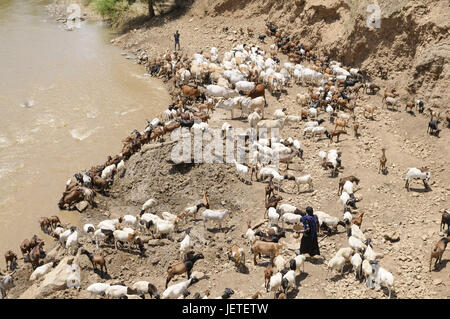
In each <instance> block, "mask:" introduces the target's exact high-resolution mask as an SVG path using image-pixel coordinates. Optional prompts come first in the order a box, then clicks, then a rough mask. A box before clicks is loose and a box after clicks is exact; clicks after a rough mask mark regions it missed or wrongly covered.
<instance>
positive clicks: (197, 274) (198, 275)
mask: <svg viewBox="0 0 450 319" xmlns="http://www.w3.org/2000/svg"><path fill="white" fill-rule="evenodd" d="M191 276H192V277H195V278H197V279H203V278H204V277H205V273H203V272H201V271H194V272H193V273H192V274H191Z"/></svg>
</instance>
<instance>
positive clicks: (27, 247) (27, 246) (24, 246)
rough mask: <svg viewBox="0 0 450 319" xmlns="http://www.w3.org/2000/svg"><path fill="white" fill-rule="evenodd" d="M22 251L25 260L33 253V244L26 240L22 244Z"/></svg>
mask: <svg viewBox="0 0 450 319" xmlns="http://www.w3.org/2000/svg"><path fill="white" fill-rule="evenodd" d="M20 251H21V252H22V255H23V257H24V258H25V254H28V253H29V252H30V251H31V244H30V241H29V240H28V239H24V240H23V241H22V243H21V244H20Z"/></svg>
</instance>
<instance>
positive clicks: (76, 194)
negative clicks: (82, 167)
mask: <svg viewBox="0 0 450 319" xmlns="http://www.w3.org/2000/svg"><path fill="white" fill-rule="evenodd" d="M83 198H84V193H83V191H82V190H81V188H79V187H77V188H76V189H74V190H73V191H71V192H70V193H69V194H67V195H64V196H63V197H62V198H61V200H60V201H59V203H58V207H59V208H60V209H63V208H64V205H66V204H67V205H69V206H70V205H72V204H75V203H77V202H79V201H81V200H82V199H83Z"/></svg>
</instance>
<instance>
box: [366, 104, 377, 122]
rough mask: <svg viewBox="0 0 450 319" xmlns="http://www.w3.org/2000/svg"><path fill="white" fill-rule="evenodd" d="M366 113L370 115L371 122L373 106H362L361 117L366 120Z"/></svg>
mask: <svg viewBox="0 0 450 319" xmlns="http://www.w3.org/2000/svg"><path fill="white" fill-rule="evenodd" d="M366 112H367V113H369V114H370V117H371V118H372V120H373V113H374V112H375V106H373V105H364V113H363V115H364V117H365V118H367V116H366Z"/></svg>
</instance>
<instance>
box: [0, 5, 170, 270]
mask: <svg viewBox="0 0 450 319" xmlns="http://www.w3.org/2000/svg"><path fill="white" fill-rule="evenodd" d="M50 2H51V1H43V0H1V1H0V43H1V45H0V111H1V116H0V253H1V254H3V253H4V252H5V251H6V250H7V249H12V250H13V251H14V252H16V253H18V255H19V256H20V253H19V252H20V250H19V244H20V242H21V241H22V240H23V239H24V238H30V237H31V236H32V235H33V234H38V235H39V236H40V237H42V236H44V235H43V233H42V232H41V231H40V229H39V224H38V220H39V218H40V217H42V216H51V215H58V216H60V219H61V220H62V222H63V223H68V222H70V223H72V224H73V223H77V222H78V218H79V213H78V212H76V211H71V212H67V211H59V209H58V207H57V203H58V200H59V199H60V197H61V193H62V191H63V190H64V187H65V183H66V181H67V180H68V178H69V177H71V176H73V174H74V173H75V172H79V171H81V170H83V169H89V168H90V167H92V166H93V165H98V164H101V163H103V162H104V161H105V160H106V158H107V156H108V155H115V154H117V153H119V152H120V150H121V146H122V143H121V140H122V139H124V138H125V137H126V136H128V135H129V133H130V132H131V131H132V130H133V129H135V128H137V129H140V130H141V129H143V128H144V127H145V125H146V121H145V119H150V120H151V119H152V118H153V117H154V116H156V115H157V114H158V113H159V112H161V111H162V110H164V109H165V108H166V107H167V105H168V104H169V101H170V97H169V94H168V93H167V91H166V90H165V88H164V86H163V83H162V82H161V81H159V80H157V79H152V78H148V77H146V76H144V73H145V70H144V69H143V68H142V66H139V65H137V64H135V63H133V62H131V61H130V60H127V59H125V58H124V56H123V55H122V51H121V50H120V49H119V48H116V47H114V46H112V45H110V44H109V41H110V39H112V38H113V37H114V34H112V32H111V30H110V29H108V28H107V27H106V26H104V25H103V24H102V23H101V22H89V21H87V22H83V23H82V25H81V27H80V28H79V29H78V28H75V29H74V30H73V31H71V32H69V31H66V30H65V29H64V28H63V25H62V24H61V23H57V22H56V21H55V20H56V19H55V18H52V17H50V16H48V14H47V12H46V9H45V6H46V5H47V4H49V3H50ZM26 101H27V102H26ZM24 102H25V103H24ZM2 265H3V260H2ZM2 267H3V266H2Z"/></svg>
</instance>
